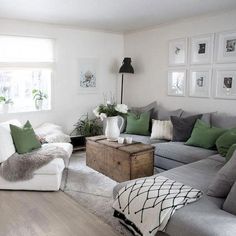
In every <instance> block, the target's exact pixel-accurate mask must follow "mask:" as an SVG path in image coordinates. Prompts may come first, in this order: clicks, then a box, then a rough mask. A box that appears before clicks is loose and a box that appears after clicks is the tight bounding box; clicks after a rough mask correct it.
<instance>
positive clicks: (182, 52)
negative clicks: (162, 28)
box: [169, 38, 188, 66]
mask: <svg viewBox="0 0 236 236" xmlns="http://www.w3.org/2000/svg"><path fill="white" fill-rule="evenodd" d="M187 42H188V40H187V38H180V39H175V40H171V41H169V66H183V65H186V64H187Z"/></svg>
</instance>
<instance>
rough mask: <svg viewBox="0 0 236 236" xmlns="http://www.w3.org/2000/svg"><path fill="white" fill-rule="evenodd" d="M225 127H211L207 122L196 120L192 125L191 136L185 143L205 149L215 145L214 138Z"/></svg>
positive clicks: (220, 133) (223, 130)
mask: <svg viewBox="0 0 236 236" xmlns="http://www.w3.org/2000/svg"><path fill="white" fill-rule="evenodd" d="M225 131H226V130H225V129H222V128H216V127H211V126H210V125H209V124H207V123H205V122H203V121H201V120H199V119H198V120H197V122H196V123H195V125H194V128H193V131H192V134H191V137H190V138H189V139H188V141H187V142H186V143H185V144H186V145H189V146H196V147H201V148H206V149H212V148H214V147H215V144H216V140H217V139H218V138H219V137H220V136H221V135H222V134H223V133H224V132H225Z"/></svg>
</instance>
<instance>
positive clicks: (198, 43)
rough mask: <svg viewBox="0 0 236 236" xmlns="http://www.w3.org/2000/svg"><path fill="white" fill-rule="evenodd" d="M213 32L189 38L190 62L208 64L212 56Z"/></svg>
mask: <svg viewBox="0 0 236 236" xmlns="http://www.w3.org/2000/svg"><path fill="white" fill-rule="evenodd" d="M213 43H214V34H206V35H199V36H196V37H192V38H191V42H190V47H191V64H210V63H211V62H212V58H213Z"/></svg>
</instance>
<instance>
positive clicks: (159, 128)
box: [151, 120, 173, 140]
mask: <svg viewBox="0 0 236 236" xmlns="http://www.w3.org/2000/svg"><path fill="white" fill-rule="evenodd" d="M172 137H173V125H172V123H171V121H170V120H152V133H151V139H165V140H172Z"/></svg>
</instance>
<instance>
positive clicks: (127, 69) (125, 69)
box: [119, 57, 134, 74]
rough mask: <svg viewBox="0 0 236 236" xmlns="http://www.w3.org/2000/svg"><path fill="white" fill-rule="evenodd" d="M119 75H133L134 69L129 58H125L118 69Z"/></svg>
mask: <svg viewBox="0 0 236 236" xmlns="http://www.w3.org/2000/svg"><path fill="white" fill-rule="evenodd" d="M119 73H130V74H133V73H134V68H133V66H132V65H131V58H130V57H125V58H124V60H123V63H122V66H121V67H120V70H119Z"/></svg>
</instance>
